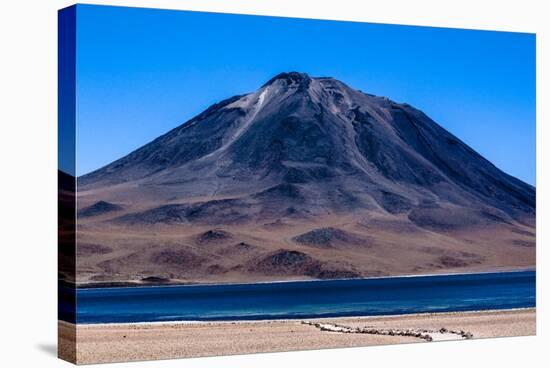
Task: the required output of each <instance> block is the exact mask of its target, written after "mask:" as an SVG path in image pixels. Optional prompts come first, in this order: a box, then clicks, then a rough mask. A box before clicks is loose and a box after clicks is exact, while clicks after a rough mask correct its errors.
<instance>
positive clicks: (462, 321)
mask: <svg viewBox="0 0 550 368" xmlns="http://www.w3.org/2000/svg"><path fill="white" fill-rule="evenodd" d="M535 98H536V96H535V35H534V34H525V33H511V32H495V31H478V30H461V29H445V28H431V27H415V26H401V25H386V24H369V23H358V22H341V21H328V20H312V19H292V18H281V17H268V16H247V15H234V14H215V13H201V12H188V11H171V10H156V9H140V8H125V7H109V6H94V5H75V6H71V7H69V8H65V9H63V10H60V12H59V316H58V319H59V322H58V323H59V356H60V357H61V358H63V359H65V360H68V361H71V362H73V363H78V364H85V363H99V362H118V361H130V360H147V359H163V358H184V357H199V356H212V355H228V354H243V353H256V352H273V351H289V350H305V349H321V348H335V347H351V346H370V345H380V344H398V343H413V342H419V343H432V342H436V341H442V340H466V339H477V338H486V337H501V336H519V335H533V334H535V305H536V298H535V249H536V247H535V244H536V242H535V198H536V193H535V192H536V191H535Z"/></svg>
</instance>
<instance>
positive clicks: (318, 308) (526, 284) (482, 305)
mask: <svg viewBox="0 0 550 368" xmlns="http://www.w3.org/2000/svg"><path fill="white" fill-rule="evenodd" d="M535 276H536V274H535V271H518V272H499V273H478V274H462V275H437V276H414V277H389V278H372V279H352V280H330V281H293V282H277V283H260V284H228V285H181V286H179V285H178V286H143V287H118V288H83V289H77V294H76V299H77V308H76V316H77V317H76V321H77V323H84V324H89V323H116V322H118V323H123V322H160V321H231V320H262V319H293V318H315V317H339V316H378V315H391V314H408V313H423V312H448V311H472V310H490V309H510V308H525V307H534V306H535V305H536V293H535V284H536V282H535V279H536V277H535ZM63 293H64V291H63V290H62V289H61V288H60V294H63ZM61 299H63V298H61ZM62 304H63V303H62ZM70 309H71V308H70V306H68V305H65V306H63V305H61V306H60V317H59V318H60V319H63V320H68V321H71V322H74V313H71V312H70Z"/></svg>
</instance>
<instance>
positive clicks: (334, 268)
mask: <svg viewBox="0 0 550 368" xmlns="http://www.w3.org/2000/svg"><path fill="white" fill-rule="evenodd" d="M338 266H339V265H338V264H331V265H328V264H326V263H324V262H320V261H319V260H317V259H315V258H313V257H311V256H310V255H308V254H305V253H303V252H299V251H296V250H288V249H279V250H277V251H275V252H272V253H270V254H268V255H265V256H263V257H261V258H260V259H258V260H254V261H252V264H251V265H250V266H249V267H248V270H249V271H250V272H255V273H262V274H266V275H284V276H292V275H295V276H308V277H313V278H317V279H337V278H356V277H361V274H360V273H358V272H355V271H353V270H350V269H347V268H344V267H338Z"/></svg>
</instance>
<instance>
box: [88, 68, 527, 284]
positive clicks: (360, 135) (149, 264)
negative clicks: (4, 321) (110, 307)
mask: <svg viewBox="0 0 550 368" xmlns="http://www.w3.org/2000/svg"><path fill="white" fill-rule="evenodd" d="M77 205H78V212H77V213H78V221H77V282H79V283H91V282H94V283H95V282H145V283H162V282H203V283H205V282H258V281H274V280H288V279H333V278H354V277H369V276H384V275H398V274H427V273H439V272H444V273H447V272H467V271H489V270H501V269H515V268H525V267H533V266H534V265H535V188H534V187H532V186H531V185H528V184H526V183H524V182H522V181H520V180H518V179H516V178H514V177H512V176H510V175H508V174H506V173H504V172H502V171H501V170H499V169H498V168H497V167H495V166H494V165H493V164H491V163H490V162H489V161H487V160H486V159H484V158H483V157H481V156H480V155H479V154H478V153H476V152H475V151H474V150H473V149H471V148H470V147H468V146H467V145H466V144H465V143H463V142H462V141H460V139H459V138H457V137H455V136H453V135H452V134H451V133H449V132H447V131H446V130H445V129H443V128H442V127H441V126H439V125H438V124H436V123H435V122H434V121H432V120H431V119H430V118H429V117H428V116H426V115H425V114H424V113H422V112H421V111H419V110H417V109H415V108H413V107H411V106H410V105H407V104H399V103H396V102H393V101H391V100H389V99H387V98H384V97H377V96H372V95H368V94H365V93H363V92H360V91H357V90H354V89H352V88H350V87H348V86H346V85H345V84H343V83H342V82H340V81H337V80H335V79H332V78H311V77H309V76H308V75H306V74H301V73H295V72H293V73H283V74H280V75H278V76H276V77H274V78H273V79H272V80H270V81H269V82H267V83H266V84H265V85H264V86H262V87H261V88H260V89H259V90H258V91H256V92H253V93H250V94H246V95H241V96H235V97H232V98H230V99H227V100H225V101H222V102H220V103H218V104H216V105H213V106H212V107H210V108H208V109H207V110H205V111H204V112H203V113H201V114H200V115H198V116H197V117H195V118H193V119H191V120H190V121H188V122H186V123H184V124H182V125H181V126H179V127H177V128H175V129H174V130H172V131H170V132H168V133H167V134H165V135H163V136H161V137H159V138H157V139H155V140H154V141H152V142H150V143H148V144H147V145H145V146H143V147H142V148H140V149H138V150H136V151H134V152H132V153H130V154H129V155H127V156H125V157H123V158H121V159H119V160H117V161H115V162H113V163H111V164H109V165H107V166H105V167H103V168H101V169H99V170H97V171H94V172H92V173H90V174H87V175H84V176H81V177H79V178H78V188H77Z"/></svg>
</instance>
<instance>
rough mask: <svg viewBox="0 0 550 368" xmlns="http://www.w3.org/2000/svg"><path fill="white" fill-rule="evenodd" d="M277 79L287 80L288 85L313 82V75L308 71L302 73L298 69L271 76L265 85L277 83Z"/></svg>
mask: <svg viewBox="0 0 550 368" xmlns="http://www.w3.org/2000/svg"><path fill="white" fill-rule="evenodd" d="M276 81H282V82H285V83H286V84H288V85H292V84H304V83H306V84H309V82H311V77H310V76H309V75H308V74H307V73H301V72H296V71H291V72H283V73H279V74H277V75H276V76H274V77H273V78H271V79H270V80H269V81H267V83H265V84H264V85H263V86H264V87H265V86H268V85H270V84H273V83H275V82H276Z"/></svg>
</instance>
